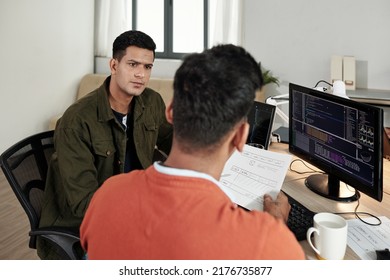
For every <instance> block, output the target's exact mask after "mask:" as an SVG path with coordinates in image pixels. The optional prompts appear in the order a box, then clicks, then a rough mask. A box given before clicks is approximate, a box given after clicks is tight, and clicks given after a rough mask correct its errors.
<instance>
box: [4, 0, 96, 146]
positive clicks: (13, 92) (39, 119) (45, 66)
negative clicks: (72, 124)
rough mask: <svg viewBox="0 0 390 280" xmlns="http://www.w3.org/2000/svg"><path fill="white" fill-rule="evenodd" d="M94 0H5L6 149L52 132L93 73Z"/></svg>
mask: <svg viewBox="0 0 390 280" xmlns="http://www.w3.org/2000/svg"><path fill="white" fill-rule="evenodd" d="M93 22H94V0H83V1H79V0H66V1H63V0H34V1H31V0H1V1H0V42H1V43H0V100H1V101H0V123H1V125H0V130H1V136H0V153H1V152H3V151H4V150H5V149H6V148H8V147H9V146H10V145H12V144H13V143H15V142H16V141H18V140H19V139H21V138H23V137H26V136H28V135H30V134H33V133H36V132H40V131H44V130H47V128H48V124H49V120H50V118H51V117H52V116H54V115H57V114H60V113H62V112H63V111H64V110H65V109H66V107H68V106H69V105H70V103H71V102H72V101H73V100H74V98H75V94H76V89H77V86H78V82H79V81H80V77H82V76H83V75H84V74H86V73H90V72H92V71H93Z"/></svg>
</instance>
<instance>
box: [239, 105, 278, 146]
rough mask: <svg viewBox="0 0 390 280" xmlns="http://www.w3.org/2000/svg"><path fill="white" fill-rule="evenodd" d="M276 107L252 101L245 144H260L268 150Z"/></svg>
mask: <svg viewBox="0 0 390 280" xmlns="http://www.w3.org/2000/svg"><path fill="white" fill-rule="evenodd" d="M275 112H276V107H275V106H274V105H271V104H267V103H263V102H259V101H254V103H253V107H252V109H251V111H250V112H249V114H248V123H249V125H250V128H249V134H248V139H247V141H246V143H247V144H249V143H255V144H260V145H262V146H263V147H264V149H266V150H268V146H269V143H270V139H271V134H272V125H273V123H274V117H275Z"/></svg>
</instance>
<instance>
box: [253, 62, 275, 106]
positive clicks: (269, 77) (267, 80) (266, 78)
mask: <svg viewBox="0 0 390 280" xmlns="http://www.w3.org/2000/svg"><path fill="white" fill-rule="evenodd" d="M259 67H260V69H261V73H262V75H263V87H262V88H261V89H260V90H259V91H258V92H257V93H256V100H258V101H261V102H264V101H265V86H266V85H269V84H275V85H276V86H279V85H280V81H279V78H278V77H276V76H274V75H273V74H272V72H271V70H268V69H265V68H264V67H262V66H261V62H259Z"/></svg>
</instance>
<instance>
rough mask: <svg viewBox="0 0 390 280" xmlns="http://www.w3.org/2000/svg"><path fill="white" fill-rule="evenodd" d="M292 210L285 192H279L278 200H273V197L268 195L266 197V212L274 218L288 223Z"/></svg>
mask: <svg viewBox="0 0 390 280" xmlns="http://www.w3.org/2000/svg"><path fill="white" fill-rule="evenodd" d="M290 209H291V205H290V203H288V198H287V196H286V195H285V194H284V193H283V192H279V194H278V196H277V197H276V200H272V197H271V196H270V195H268V194H265V195H264V211H265V212H268V213H270V214H271V215H272V216H274V217H276V218H278V219H282V220H283V221H285V222H287V219H288V214H289V213H290Z"/></svg>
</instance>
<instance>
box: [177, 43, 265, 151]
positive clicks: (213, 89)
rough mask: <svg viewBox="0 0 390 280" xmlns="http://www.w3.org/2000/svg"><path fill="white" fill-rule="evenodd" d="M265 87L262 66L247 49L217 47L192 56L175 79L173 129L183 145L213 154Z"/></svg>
mask: <svg viewBox="0 0 390 280" xmlns="http://www.w3.org/2000/svg"><path fill="white" fill-rule="evenodd" d="M262 85H263V79H262V74H261V70H260V67H259V65H258V64H257V62H256V61H255V60H254V58H253V57H252V56H251V55H250V54H249V53H248V52H247V51H245V49H243V48H242V47H238V46H234V45H231V44H227V45H218V46H215V47H213V48H211V49H209V50H205V51H204V52H202V53H198V54H191V55H189V56H187V57H186V58H185V59H184V61H183V63H182V65H181V66H180V67H179V69H178V70H177V71H176V74H175V79H174V97H173V127H174V133H175V137H176V138H177V140H178V143H179V144H180V147H181V148H182V149H185V150H186V152H196V151H197V150H199V149H206V150H213V149H214V148H215V147H216V146H217V145H219V144H220V142H221V141H222V140H223V137H224V136H225V135H226V134H227V133H228V132H229V131H230V130H231V129H233V127H234V126H235V125H236V124H237V123H238V122H239V121H241V120H242V119H243V118H245V117H246V116H247V114H248V112H249V110H250V109H251V106H252V105H253V101H254V99H255V92H256V90H257V89H259V88H261V87H262Z"/></svg>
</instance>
